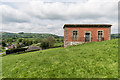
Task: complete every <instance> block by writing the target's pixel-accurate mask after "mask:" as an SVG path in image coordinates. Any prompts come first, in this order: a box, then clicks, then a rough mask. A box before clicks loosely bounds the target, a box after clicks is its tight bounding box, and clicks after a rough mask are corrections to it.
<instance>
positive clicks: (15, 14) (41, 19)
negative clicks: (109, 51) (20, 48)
mask: <svg viewBox="0 0 120 80" xmlns="http://www.w3.org/2000/svg"><path fill="white" fill-rule="evenodd" d="M0 13H2V14H1V15H0V17H1V19H0V21H1V22H2V23H0V25H1V26H2V30H3V31H9V32H34V33H51V34H56V35H62V36H63V34H64V32H63V25H64V24H89V23H92V24H94V23H95V24H96V23H102V24H103V23H105V24H112V28H111V29H112V30H111V31H112V33H118V0H1V2H0Z"/></svg>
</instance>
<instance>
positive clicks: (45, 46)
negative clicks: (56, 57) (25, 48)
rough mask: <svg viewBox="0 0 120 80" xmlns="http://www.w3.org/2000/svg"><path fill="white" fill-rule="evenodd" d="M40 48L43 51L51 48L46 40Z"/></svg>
mask: <svg viewBox="0 0 120 80" xmlns="http://www.w3.org/2000/svg"><path fill="white" fill-rule="evenodd" d="M40 47H41V48H42V49H47V48H48V47H49V42H47V41H46V40H44V41H43V42H41V44H40Z"/></svg>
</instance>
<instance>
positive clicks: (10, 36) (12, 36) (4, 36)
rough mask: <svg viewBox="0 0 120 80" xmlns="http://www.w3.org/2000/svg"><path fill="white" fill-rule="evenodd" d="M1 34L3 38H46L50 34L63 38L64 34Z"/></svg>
mask: <svg viewBox="0 0 120 80" xmlns="http://www.w3.org/2000/svg"><path fill="white" fill-rule="evenodd" d="M0 34H2V38H3V39H5V38H36V37H40V38H46V37H48V36H53V37H55V38H63V36H58V35H54V34H46V33H44V34H42V33H23V32H20V33H9V32H0Z"/></svg>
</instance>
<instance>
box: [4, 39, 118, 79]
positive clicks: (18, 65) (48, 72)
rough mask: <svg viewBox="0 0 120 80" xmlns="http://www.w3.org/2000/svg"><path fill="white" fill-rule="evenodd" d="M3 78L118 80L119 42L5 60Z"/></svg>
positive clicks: (31, 53)
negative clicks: (112, 79) (103, 79)
mask: <svg viewBox="0 0 120 80" xmlns="http://www.w3.org/2000/svg"><path fill="white" fill-rule="evenodd" d="M2 71H3V73H2V76H3V78H117V77H118V39H115V40H109V41H102V42H91V43H85V44H81V45H77V46H71V47H68V48H54V49H47V50H43V51H35V52H28V53H24V54H18V55H7V56H4V57H2Z"/></svg>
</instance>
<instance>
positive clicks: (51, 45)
mask: <svg viewBox="0 0 120 80" xmlns="http://www.w3.org/2000/svg"><path fill="white" fill-rule="evenodd" d="M47 41H48V43H49V47H53V46H54V43H55V38H54V37H52V36H50V37H48V38H47Z"/></svg>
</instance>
